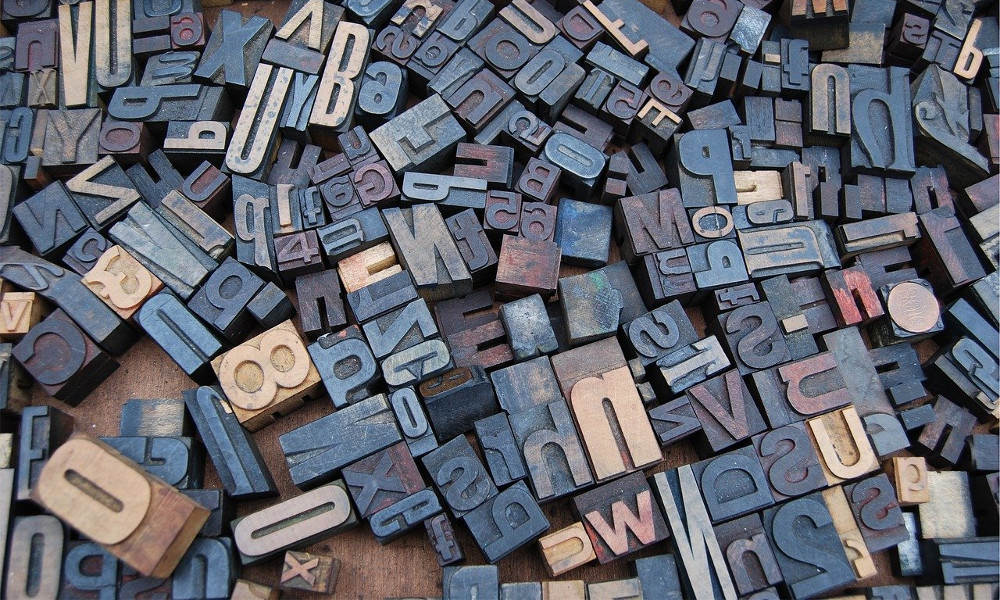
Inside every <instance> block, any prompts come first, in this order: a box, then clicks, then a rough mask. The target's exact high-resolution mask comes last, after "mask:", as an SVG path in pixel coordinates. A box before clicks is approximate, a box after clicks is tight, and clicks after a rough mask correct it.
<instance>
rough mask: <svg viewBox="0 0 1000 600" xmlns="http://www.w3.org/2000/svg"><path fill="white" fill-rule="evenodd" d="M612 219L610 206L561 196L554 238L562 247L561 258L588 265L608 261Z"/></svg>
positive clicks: (603, 263)
mask: <svg viewBox="0 0 1000 600" xmlns="http://www.w3.org/2000/svg"><path fill="white" fill-rule="evenodd" d="M611 220H612V213H611V208H610V207H607V206H599V205H595V204H589V203H585V202H579V201H576V200H572V199H570V198H562V199H560V200H559V210H558V219H557V221H556V228H555V229H556V231H555V237H554V239H553V241H555V242H556V243H557V244H559V246H560V248H561V249H562V259H563V260H564V261H565V262H566V263H567V264H576V265H582V266H588V267H602V266H604V265H605V264H607V262H608V256H607V254H608V252H607V249H608V244H609V242H610V239H611Z"/></svg>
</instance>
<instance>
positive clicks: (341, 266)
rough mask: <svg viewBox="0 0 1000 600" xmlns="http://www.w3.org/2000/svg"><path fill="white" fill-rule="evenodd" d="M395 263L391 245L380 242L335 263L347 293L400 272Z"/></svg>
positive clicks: (398, 266) (400, 269)
mask: <svg viewBox="0 0 1000 600" xmlns="http://www.w3.org/2000/svg"><path fill="white" fill-rule="evenodd" d="M402 270H403V268H402V267H401V266H400V265H399V264H398V263H397V261H396V253H395V252H393V249H392V244H390V243H389V242H382V243H381V244H378V245H376V246H373V247H371V248H368V249H367V250H362V251H361V252H358V253H356V254H352V255H351V256H348V257H346V258H342V259H341V260H340V261H338V262H337V272H338V273H340V281H341V282H342V283H343V284H344V290H345V291H347V292H348V293H350V292H356V291H358V290H360V289H361V288H363V287H365V286H367V285H370V284H372V283H375V282H376V281H380V280H382V279H385V278H386V277H390V276H392V275H395V274H396V273H400V272H402Z"/></svg>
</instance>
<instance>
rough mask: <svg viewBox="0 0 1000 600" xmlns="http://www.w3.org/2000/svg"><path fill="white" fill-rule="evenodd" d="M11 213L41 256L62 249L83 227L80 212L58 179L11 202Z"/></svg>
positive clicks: (52, 254)
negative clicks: (25, 197) (22, 199)
mask: <svg viewBox="0 0 1000 600" xmlns="http://www.w3.org/2000/svg"><path fill="white" fill-rule="evenodd" d="M13 215H14V217H15V218H16V219H17V220H18V222H19V223H20V225H21V228H22V229H23V230H24V232H25V233H26V234H27V236H28V238H29V239H30V240H31V243H32V245H33V246H34V248H35V250H37V251H38V253H39V254H40V255H41V256H43V257H46V256H54V255H56V254H57V253H60V252H62V251H63V250H64V249H65V248H66V247H67V246H69V245H70V244H71V243H72V242H73V240H74V238H75V237H76V236H77V235H79V234H80V233H81V232H83V231H84V230H85V229H86V228H87V225H86V223H87V222H86V219H85V218H84V215H83V213H82V212H80V209H79V208H77V206H76V204H75V203H74V202H73V198H72V196H71V195H70V194H69V191H68V190H67V189H66V187H65V186H64V185H63V184H62V183H60V182H56V183H53V184H52V185H49V186H48V187H46V188H45V189H44V190H42V191H41V192H39V193H37V194H35V195H34V196H32V197H30V198H28V199H27V200H25V201H23V202H21V203H19V204H17V205H15V206H14V208H13Z"/></svg>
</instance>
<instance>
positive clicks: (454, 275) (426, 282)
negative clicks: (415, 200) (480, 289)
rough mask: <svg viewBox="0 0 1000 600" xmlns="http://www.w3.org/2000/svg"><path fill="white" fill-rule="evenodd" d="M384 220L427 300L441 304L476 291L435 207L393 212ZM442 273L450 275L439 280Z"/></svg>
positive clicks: (402, 260)
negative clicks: (444, 300) (448, 299)
mask: <svg viewBox="0 0 1000 600" xmlns="http://www.w3.org/2000/svg"><path fill="white" fill-rule="evenodd" d="M383 217H384V218H385V219H386V224H387V226H388V229H389V235H390V237H391V238H392V241H393V244H394V246H395V247H396V249H397V251H398V252H399V256H400V261H401V262H402V263H403V264H404V265H405V266H406V268H407V270H409V271H410V274H411V275H412V276H413V278H414V282H415V283H416V286H417V291H418V292H419V293H421V295H422V296H423V297H424V298H426V299H428V300H441V299H446V298H453V297H456V296H464V295H465V294H467V293H469V292H471V291H472V288H471V285H472V277H471V275H470V274H469V270H468V268H467V267H466V266H465V262H464V261H463V260H462V256H461V254H460V253H459V252H458V248H457V247H456V246H455V243H454V242H453V241H452V239H451V236H450V234H449V233H448V229H447V226H446V225H445V223H444V220H443V219H442V218H441V214H440V212H439V211H438V209H437V208H436V207H435V206H433V205H427V204H421V205H416V206H414V207H413V208H411V209H407V210H400V209H389V210H386V211H385V212H384V213H383ZM441 273H446V274H447V275H446V276H445V278H443V279H440V278H439V277H440V274H441Z"/></svg>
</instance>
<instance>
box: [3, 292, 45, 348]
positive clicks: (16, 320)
mask: <svg viewBox="0 0 1000 600" xmlns="http://www.w3.org/2000/svg"><path fill="white" fill-rule="evenodd" d="M46 314H48V308H47V307H46V306H45V302H44V300H42V298H41V297H40V296H38V295H37V294H36V293H35V292H6V293H4V294H3V296H0V339H3V340H7V341H17V340H20V339H21V338H22V337H24V336H25V335H26V334H27V333H28V331H29V330H30V329H31V328H32V327H34V326H35V325H37V324H38V323H39V322H40V321H41V320H42V318H44V317H45V315H46Z"/></svg>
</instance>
